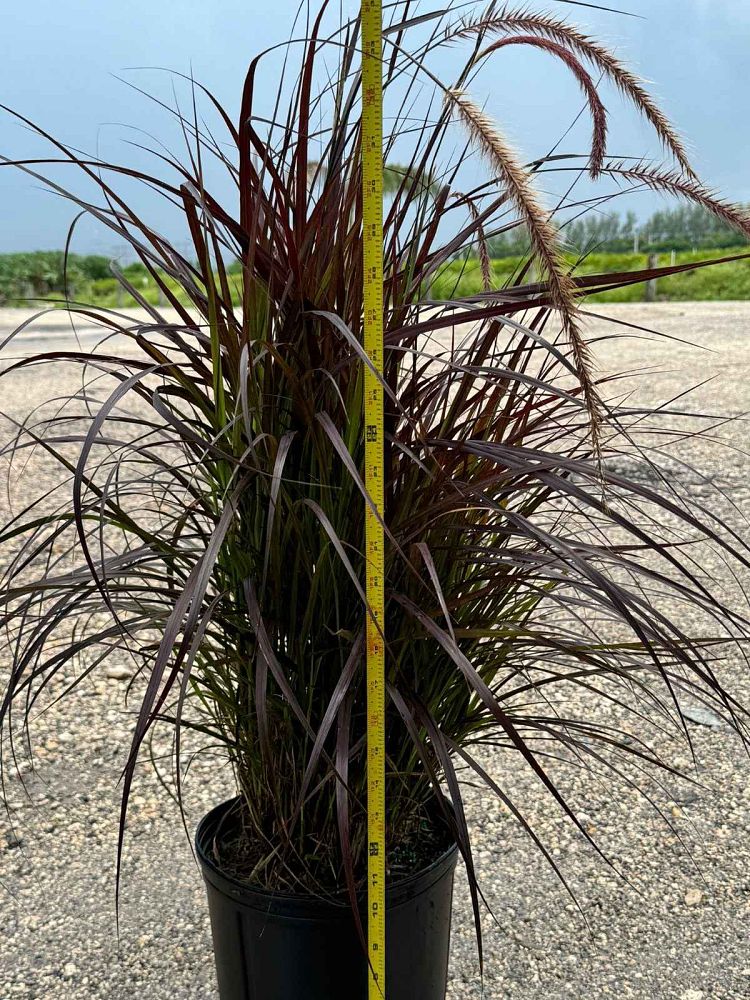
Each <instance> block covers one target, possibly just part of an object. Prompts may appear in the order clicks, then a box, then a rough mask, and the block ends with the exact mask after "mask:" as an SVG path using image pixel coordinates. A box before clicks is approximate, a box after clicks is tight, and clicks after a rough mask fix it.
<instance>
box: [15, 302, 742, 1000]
mask: <svg viewBox="0 0 750 1000" xmlns="http://www.w3.org/2000/svg"><path fill="white" fill-rule="evenodd" d="M601 308H602V310H604V309H606V312H607V314H608V315H610V316H613V317H616V318H617V319H618V320H621V321H623V322H626V323H629V324H632V325H633V327H632V328H631V329H630V332H631V333H632V338H630V339H627V340H618V341H612V340H604V341H602V342H601V343H599V344H598V345H597V355H598V357H599V358H600V361H601V366H602V368H603V369H604V370H607V371H623V370H633V371H635V370H640V371H646V372H647V375H646V376H645V377H644V378H642V379H641V380H640V382H639V388H638V390H637V392H638V397H639V398H640V399H641V400H642V401H645V400H648V401H651V402H653V401H654V400H662V399H669V398H671V397H676V396H677V395H678V394H679V393H680V392H681V391H683V390H684V389H685V388H687V387H689V386H691V385H696V384H698V383H705V384H703V385H702V387H701V388H699V389H697V390H696V392H695V394H694V396H693V397H691V401H690V406H691V408H696V409H703V410H704V411H709V410H710V412H712V413H715V414H731V415H734V416H738V415H740V414H743V413H744V412H745V411H746V410H748V409H750V350H749V349H748V346H747V344H746V339H745V338H746V337H747V336H748V334H750V303H747V304H746V303H738V304H733V303H720V304H719V303H716V304H705V305H704V304H700V305H697V304H695V305H694V304H691V305H684V304H680V305H666V304H664V305H662V304H657V305H651V306H645V305H644V306H621V307H614V306H608V307H601ZM16 322H18V320H17V319H16V316H15V314H13V313H11V311H5V312H3V311H0V335H2V333H3V331H4V330H5V331H7V330H9V329H10V328H12V326H13V325H15V323H16ZM635 327H644V328H648V329H650V330H659V331H661V332H662V333H663V334H665V335H667V336H668V337H670V338H677V340H675V339H671V340H670V339H665V338H656V337H654V336H653V335H652V334H646V333H640V332H639V331H638V330H636V329H635ZM611 330H612V327H611V325H609V324H604V323H603V322H602V321H601V320H600V319H595V318H594V319H592V320H591V325H590V331H591V334H592V336H597V335H599V334H601V335H604V336H606V335H607V334H608V333H609V332H611ZM82 335H83V336H84V337H89V336H90V334H88V333H86V332H85V331H84V332H83V334H82ZM0 339H2V337H1V336H0ZM680 339H682V340H690V341H692V342H693V344H694V345H696V346H687V345H684V344H681V343H679V342H678V340H680ZM70 340H71V333H70V327H69V324H68V323H67V320H66V319H65V318H64V317H62V316H60V315H58V316H55V317H53V318H52V319H51V320H50V319H47V318H45V319H44V320H43V321H41V322H40V323H39V324H38V326H37V328H36V332H35V333H33V334H31V333H30V332H28V331H26V332H25V333H24V334H22V335H21V337H20V338H19V339H18V341H17V347H16V348H14V353H18V352H26V351H31V350H38V349H40V348H41V347H42V345H43V344H45V345H46V346H47V347H49V346H50V345H53V346H54V347H55V348H62V347H63V346H65V347H67V346H69V343H70ZM7 350H8V349H6V353H7ZM707 379H710V380H711V381H710V382H706V380H707ZM74 385H75V376H74V375H73V373H71V372H70V371H68V370H66V368H65V366H64V365H63V364H61V365H60V367H59V369H58V370H57V372H56V374H55V378H54V383H53V382H51V381H50V380H49V377H48V376H45V377H41V376H40V375H39V373H33V374H26V375H23V376H14V377H13V378H12V379H10V380H8V381H7V383H6V381H5V380H3V383H2V386H3V388H2V395H1V396H0V410H2V411H3V412H4V413H6V414H11V415H13V416H20V415H22V414H23V413H25V412H27V411H28V410H29V409H30V408H31V407H32V406H34V405H36V404H37V403H40V402H42V401H43V400H44V399H46V398H48V397H49V396H50V395H53V394H56V393H59V392H61V391H63V390H65V389H69V388H71V387H72V386H74ZM625 388H632V386H630V384H628V385H627V386H626V384H625V383H623V384H622V391H624V390H625ZM617 391H618V392H619V391H621V389H620V386H619V384H618V388H617ZM680 405H681V406H686V405H687V404H686V403H685V401H684V400H682V401H681V403H680ZM746 428H747V424H746V423H745V421H744V420H736V421H734V422H733V423H731V424H727V425H725V426H723V427H722V428H721V431H720V434H721V437H722V439H723V440H724V442H725V443H727V444H728V445H731V446H732V447H731V448H729V447H722V448H719V447H718V446H717V445H716V444H715V443H712V442H710V441H702V442H700V441H699V442H691V443H689V444H684V445H682V446H679V447H678V448H676V449H674V452H673V453H672V454H670V455H669V456H667V457H666V458H665V467H666V468H667V469H668V471H669V472H670V474H672V475H674V476H679V477H681V478H682V480H683V482H686V483H687V484H688V485H689V486H690V488H691V489H693V490H694V491H695V492H696V495H698V497H699V498H700V497H702V496H703V495H705V497H706V498H709V497H715V494H714V492H713V489H714V487H716V486H719V487H720V488H721V489H722V490H723V491H724V494H725V498H726V499H725V500H723V501H721V508H722V513H724V514H726V516H727V517H728V518H730V519H731V520H732V523H733V524H734V526H735V527H737V528H738V529H739V530H740V531H744V532H746V531H747V525H746V522H745V516H746V515H748V514H750V493H749V490H748V471H750V460H749V459H748V456H747V455H746V454H745V453H744V452H743V451H742V449H743V447H744V444H745V438H746V436H747V431H746ZM5 436H6V432H5V428H3V433H2V437H3V439H4V438H5ZM685 456H689V458H690V461H691V463H692V464H693V465H696V466H698V467H700V468H701V470H702V472H703V473H704V474H705V477H706V479H705V480H703V479H701V478H700V477H697V476H695V475H694V474H693V473H688V472H686V471H685V470H684V469H683V468H682V467H681V466H680V465H679V460H680V458H682V457H685ZM691 476H692V479H691V478H690V477H691ZM3 477H4V473H3ZM49 477H50V470H49V468H48V466H47V465H46V464H45V461H44V459H43V458H42V457H40V456H39V455H37V456H35V457H34V458H33V459H32V461H31V462H30V464H29V467H28V468H27V470H26V474H25V476H24V479H23V480H22V481H21V486H20V487H17V488H16V494H15V495H16V497H17V498H18V497H19V496H22V495H23V491H29V490H36V489H39V488H41V487H42V486H43V485H44V484H46V483H47V482H48V481H49ZM711 502H712V503H716V502H717V501H716V500H715V499H712V501H711ZM7 509H8V508H7V501H6V500H5V499H1V500H0V516H6V515H7ZM706 559H707V560H710V559H713V560H714V562H708V561H707V562H706V568H707V569H709V570H712V571H714V572H715V573H716V574H717V575H719V576H721V577H722V579H724V580H726V586H727V589H729V590H731V589H736V585H735V582H734V581H732V580H730V579H729V578H728V577H727V573H726V569H725V567H724V566H723V564H722V563H721V562H720V560H718V558H717V557H716V556H710V555H708V554H707V556H706ZM3 659H5V660H7V652H6V653H2V652H0V669H2V667H3V666H4V664H2V660H3ZM129 669H130V665H129V664H128V663H127V662H126V661H124V660H118V659H117V658H113V659H112V660H111V661H110V663H109V665H108V668H107V671H106V674H105V672H104V671H100V672H99V674H98V675H97V679H96V680H94V681H91V682H89V683H87V684H86V685H85V686H83V687H82V688H80V689H79V690H78V691H76V693H75V694H74V695H73V696H72V697H71V699H70V700H68V701H67V702H65V703H64V704H62V705H60V706H56V707H53V708H51V709H50V710H49V711H47V712H46V713H45V714H44V715H41V716H40V717H39V718H38V719H37V720H36V724H35V727H34V734H35V739H34V767H33V768H32V767H31V764H30V763H28V762H25V763H23V764H22V765H21V768H22V772H23V774H22V778H23V781H22V780H19V779H18V778H16V777H13V776H9V777H8V780H7V783H6V786H5V789H4V792H5V798H6V801H7V805H8V807H9V808H8V813H7V814H6V813H5V812H0V941H1V942H2V944H1V945H0V998H2V1000H10V998H16V997H24V998H40V1000H41V998H44V1000H47V998H50V1000H53V998H55V1000H56V998H61V1000H62V998H64V1000H79V998H94V997H106V998H113V1000H126V998H128V1000H129V998H131V997H136V996H137V997H139V998H142V1000H166V998H180V1000H199V998H200V1000H211V998H215V997H216V996H217V993H216V990H215V987H214V981H213V967H212V957H211V950H210V938H209V928H208V917H207V912H206V906H205V900H204V895H203V887H202V884H201V880H200V875H199V873H198V870H197V867H196V865H195V862H194V860H193V858H192V855H191V851H190V847H189V843H188V840H187V838H186V836H185V835H184V833H183V832H182V830H181V825H180V823H181V821H180V816H179V812H178V810H177V808H176V806H175V805H174V803H173V802H172V801H171V800H170V799H169V797H168V796H167V795H166V794H165V793H164V791H163V789H161V788H160V786H159V784H158V782H157V781H156V779H155V777H154V775H153V773H152V771H151V770H150V769H149V768H144V770H143V773H142V775H141V776H140V779H139V781H138V785H137V789H136V793H135V795H134V797H133V799H132V812H131V817H130V820H129V823H128V832H127V843H126V854H125V862H124V868H123V884H122V898H121V910H120V929H119V944H118V938H117V933H116V926H115V909H114V866H115V842H116V824H117V807H118V789H117V781H118V777H119V770H120V766H121V764H122V761H123V754H124V747H125V746H126V740H127V738H128V734H129V719H128V716H127V715H126V714H125V712H124V711H123V700H122V699H123V693H124V690H125V686H126V683H127V680H126V678H127V677H128V675H129ZM732 669H733V675H734V676H733V685H734V690H735V691H736V692H737V693H738V695H739V696H740V697H741V698H744V700H745V702H746V703H750V676H748V673H747V672H746V671H743V670H742V669H741V668H740V665H739V663H735V664H733V665H732ZM703 721H704V722H708V723H710V724H709V725H705V724H694V725H692V726H691V729H692V732H691V735H692V736H693V738H694V741H695V746H696V750H697V752H698V755H699V758H700V760H701V768H700V771H699V774H698V776H699V778H700V782H701V784H700V786H691V785H689V784H687V783H685V782H678V781H676V780H670V781H667V782H666V783H665V784H664V785H662V786H660V787H657V788H655V790H653V795H654V799H655V801H656V803H657V804H658V806H659V807H660V808H661V809H662V810H663V811H664V813H665V814H666V816H667V818H668V819H669V820H670V823H671V824H672V825H671V826H670V825H669V824H667V823H665V822H664V821H663V820H661V819H660V818H659V817H658V816H657V815H656V813H655V812H654V811H653V809H651V808H650V807H649V806H648V805H647V803H645V802H644V801H643V800H642V799H640V798H638V797H637V796H636V795H634V794H633V793H632V792H630V791H629V790H628V789H620V788H615V789H612V788H611V787H610V788H609V789H606V788H600V787H597V786H596V785H595V784H593V785H592V783H591V782H590V781H589V782H586V784H585V785H584V783H583V782H582V780H581V776H580V774H579V773H578V772H577V770H576V768H574V767H572V766H571V765H570V764H569V763H568V764H566V762H565V761H562V762H560V764H559V765H558V767H557V770H556V771H555V777H556V779H557V780H559V781H560V782H561V784H563V786H564V787H565V789H566V791H567V792H568V794H569V795H570V798H571V801H573V802H574V803H575V804H576V805H577V806H578V808H579V809H580V810H581V811H582V814H583V816H584V821H585V823H586V824H587V826H588V828H589V829H590V830H591V831H592V832H594V833H595V834H596V836H597V837H598V838H599V841H600V843H601V846H602V848H603V849H604V850H605V851H606V853H607V855H608V857H609V858H610V859H611V860H612V861H613V862H614V864H615V865H616V866H617V867H618V868H619V870H620V871H621V872H622V873H624V874H625V876H626V877H627V882H626V881H624V880H623V879H622V878H621V877H619V876H618V875H617V874H615V872H613V871H612V870H611V869H610V868H608V867H607V865H606V864H605V863H604V862H603V861H602V860H601V858H599V857H597V856H596V855H595V854H594V853H593V852H592V851H591V849H590V848H588V847H587V846H586V844H585V842H584V840H583V838H582V837H581V836H580V835H578V834H577V833H576V832H575V831H574V830H573V829H572V827H571V826H570V824H567V823H566V822H565V821H564V820H563V819H562V818H561V817H560V815H559V814H558V813H557V812H556V811H555V810H554V809H553V808H552V806H551V805H550V801H549V800H548V799H547V798H546V797H545V796H543V795H542V794H541V792H540V791H539V789H538V787H535V786H534V784H533V782H532V781H531V780H530V779H528V778H526V777H525V776H524V775H521V774H518V773H517V771H516V769H514V768H512V767H511V768H508V769H507V771H504V770H502V768H503V765H504V763H505V762H504V760H501V759H500V757H499V756H498V757H496V758H495V759H494V760H490V762H489V763H490V764H492V765H494V766H495V767H496V768H497V769H498V771H499V772H500V773H502V775H503V780H507V781H508V782H509V783H510V785H511V787H512V790H513V792H514V794H515V796H516V798H518V799H520V800H521V801H523V803H524V807H525V811H526V814H527V817H528V819H529V821H530V822H531V823H532V825H533V826H534V827H535V828H536V830H537V832H538V833H539V834H540V835H541V836H542V838H543V839H544V840H545V841H546V843H547V844H548V845H549V846H550V847H551V849H552V853H553V855H554V857H555V859H556V861H557V862H558V863H559V865H560V867H561V869H562V870H563V872H564V873H565V875H566V877H567V878H568V879H569V880H570V883H571V885H572V887H573V889H574V891H575V895H576V898H577V902H578V905H579V906H580V909H578V908H577V906H576V904H575V903H573V902H572V901H571V899H570V897H569V896H568V895H567V894H566V892H565V890H564V889H563V888H562V887H561V886H560V883H559V882H558V881H557V880H556V879H555V877H554V876H553V874H552V873H551V871H550V869H549V868H548V866H547V865H546V863H545V862H544V860H543V859H541V858H540V857H539V856H538V854H537V853H536V851H535V850H534V848H533V846H531V845H530V844H529V843H528V841H527V840H526V839H525V838H524V836H523V834H522V833H521V832H520V831H519V830H518V828H517V826H516V824H515V822H514V821H513V819H512V817H511V816H510V815H509V814H508V813H507V812H506V811H505V810H504V809H503V808H501V807H499V806H498V804H497V803H496V802H495V801H494V800H493V799H492V798H491V797H489V796H488V795H487V794H486V793H480V792H478V791H477V790H475V789H469V790H468V792H467V794H468V798H469V802H470V809H469V816H470V821H471V825H472V828H473V832H474V835H475V844H476V846H477V851H478V856H477V863H478V868H479V873H480V876H481V878H482V882H483V887H484V890H485V892H486V895H487V898H488V901H489V902H490V904H491V906H492V908H493V910H494V913H495V915H496V917H497V924H496V925H492V922H491V921H490V920H488V921H487V923H486V928H487V935H486V942H485V948H486V966H485V975H484V994H483V993H482V985H481V983H480V979H479V975H478V972H477V963H476V951H475V946H474V940H473V930H472V923H471V916H470V909H469V906H468V899H467V893H466V891H465V885H464V881H463V879H462V878H461V876H460V875H459V877H458V880H457V893H456V903H455V913H454V932H453V944H452V954H451V966H450V969H451V985H450V989H449V993H448V997H449V1000H459V998H471V1000H475V998H479V997H480V996H483V995H484V996H485V997H487V998H493V1000H494V998H500V997H509V998H512V1000H550V998H566V997H573V998H582V997H590V998H594V1000H596V998H604V997H617V998H638V1000H661V998H664V1000H708V998H712V1000H735V998H741V997H750V951H749V950H748V926H750V764H749V763H748V759H747V757H746V755H745V754H744V752H743V751H742V749H741V747H740V745H739V743H738V741H737V740H736V739H735V738H734V737H733V736H732V734H731V733H730V732H729V731H728V730H727V729H725V728H724V727H723V726H722V725H721V724H720V723H719V722H718V720H715V719H713V718H711V717H707V718H705V719H704V720H703ZM657 746H658V749H659V750H661V751H663V752H665V753H669V755H670V759H671V760H672V761H673V762H674V763H675V764H677V765H678V766H683V767H686V768H690V766H691V765H690V761H689V759H688V755H687V752H686V750H685V748H684V747H683V746H681V745H675V744H673V743H671V742H670V741H669V740H668V739H667V738H666V737H664V738H663V739H662V741H661V743H660V744H657ZM225 791H227V792H228V791H229V788H228V785H226V784H224V785H223V786H221V787H219V782H217V776H216V773H215V772H214V770H213V769H212V768H211V766H210V765H209V764H208V763H207V762H201V761H200V760H198V761H197V762H196V763H195V765H194V768H193V769H192V770H191V775H190V783H189V793H188V807H189V808H188V817H187V818H188V823H189V824H190V825H191V826H192V825H193V824H194V823H195V821H196V820H197V819H198V818H199V817H200V815H201V814H202V813H203V812H205V811H206V809H207V808H208V807H209V806H211V805H212V804H214V803H215V802H216V801H217V800H218V799H219V798H220V797H222V795H223V793H224V792H225ZM415 1000H418V998H415Z"/></svg>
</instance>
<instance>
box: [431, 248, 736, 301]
mask: <svg viewBox="0 0 750 1000" xmlns="http://www.w3.org/2000/svg"><path fill="white" fill-rule="evenodd" d="M742 252H743V249H742V248H739V249H738V248H734V249H732V250H697V251H692V252H685V253H678V254H677V255H676V263H677V264H688V263H696V262H697V261H702V260H714V259H717V258H721V257H731V256H736V255H737V254H738V253H742ZM670 262H671V256H670V254H668V253H665V254H658V255H657V266H659V267H666V266H668V265H669V264H670ZM520 263H521V260H520V258H513V257H506V258H504V259H502V260H494V261H493V262H492V276H493V282H494V284H495V286H496V287H497V288H502V287H504V286H505V285H506V284H507V283H508V282H509V281H511V280H512V278H513V276H514V275H515V274H516V273H517V271H518V267H519V265H520ZM574 264H575V259H573V258H571V266H572V265H574ZM647 266H648V255H647V254H634V253H620V254H592V255H591V256H589V257H587V258H586V259H585V260H584V261H583V262H582V263H581V264H579V266H578V267H576V269H575V273H576V274H606V273H612V272H616V271H637V270H640V269H642V268H645V267H647ZM481 290H482V277H481V273H480V269H479V262H478V261H476V260H470V261H467V262H464V261H454V262H453V263H452V264H449V265H448V266H447V267H446V268H444V269H443V271H441V272H440V274H439V275H438V277H437V278H436V279H435V282H434V284H433V287H432V297H433V298H438V299H446V298H451V297H452V296H454V295H455V294H460V295H471V294H473V293H475V292H480V291H481ZM645 293H646V289H645V285H643V284H638V285H630V286H629V287H627V288H618V289H616V290H615V291H612V292H600V293H598V294H596V295H591V296H589V297H588V301H590V302H642V301H643V299H644V298H645ZM656 298H657V300H663V301H668V302H689V301H712V300H716V301H727V300H731V299H750V259H748V260H741V261H734V262H733V263H730V264H717V265H716V266H715V267H705V268H701V269H700V270H698V271H689V272H687V273H685V274H676V275H673V276H671V277H669V278H660V279H659V281H658V282H657V285H656Z"/></svg>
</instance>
